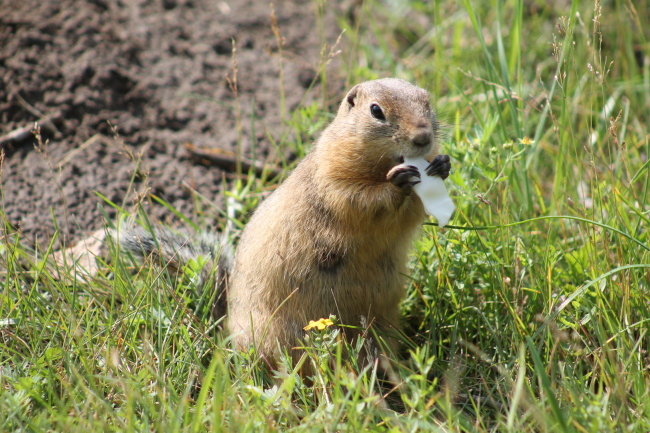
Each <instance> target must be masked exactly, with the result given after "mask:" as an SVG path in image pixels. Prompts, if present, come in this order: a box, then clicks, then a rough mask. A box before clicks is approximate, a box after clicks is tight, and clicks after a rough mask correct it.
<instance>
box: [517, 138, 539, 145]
mask: <svg viewBox="0 0 650 433" xmlns="http://www.w3.org/2000/svg"><path fill="white" fill-rule="evenodd" d="M519 142H520V143H521V144H523V145H524V146H530V145H531V144H533V143H535V142H534V141H533V140H531V139H530V138H528V137H524V138H520V139H519Z"/></svg>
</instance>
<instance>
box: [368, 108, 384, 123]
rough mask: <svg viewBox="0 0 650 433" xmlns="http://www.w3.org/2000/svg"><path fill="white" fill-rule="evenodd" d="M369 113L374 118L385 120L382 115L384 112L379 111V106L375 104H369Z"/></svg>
mask: <svg viewBox="0 0 650 433" xmlns="http://www.w3.org/2000/svg"><path fill="white" fill-rule="evenodd" d="M370 114H372V117H374V118H375V119H379V120H386V116H384V112H383V111H381V107H380V106H379V105H377V104H372V105H371V106H370Z"/></svg>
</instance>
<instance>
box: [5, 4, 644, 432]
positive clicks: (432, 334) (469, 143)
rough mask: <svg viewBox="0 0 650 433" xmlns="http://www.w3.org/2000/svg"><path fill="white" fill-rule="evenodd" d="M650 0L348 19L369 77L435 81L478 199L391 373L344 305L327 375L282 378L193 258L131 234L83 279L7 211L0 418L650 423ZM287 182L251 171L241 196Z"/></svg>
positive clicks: (442, 260)
mask: <svg viewBox="0 0 650 433" xmlns="http://www.w3.org/2000/svg"><path fill="white" fill-rule="evenodd" d="M479 3H480V5H479ZM326 7H327V6H326ZM600 8H602V9H600ZM649 8H650V3H649V2H647V1H645V0H644V1H638V2H629V1H623V0H614V1H611V2H607V3H605V2H603V5H602V6H600V7H599V6H598V5H594V4H593V3H589V2H577V1H574V2H573V4H566V5H565V2H562V1H538V0H532V1H526V2H522V1H516V0H510V1H499V0H495V1H491V2H489V3H487V2H476V1H469V0H466V1H464V2H449V1H446V2H428V1H422V2H418V1H414V2H409V3H408V4H406V2H404V3H400V2H386V3H381V2H378V1H373V0H368V1H366V2H365V3H363V5H362V6H360V9H359V10H358V11H357V14H356V16H357V19H358V22H356V23H350V22H347V21H345V19H344V18H341V20H340V24H341V26H342V27H345V28H346V33H345V35H344V38H345V41H346V47H347V48H346V49H345V50H344V51H343V53H342V54H341V56H342V58H343V60H344V61H343V62H342V63H343V64H344V65H345V67H344V68H345V69H344V70H343V71H342V72H343V74H344V76H346V77H347V79H348V81H349V84H353V83H356V82H358V81H361V80H364V79H370V78H376V77H380V76H400V77H402V78H406V79H409V80H412V81H416V82H418V83H419V84H420V85H421V86H424V87H426V88H428V89H429V90H431V91H432V93H433V94H434V95H435V105H436V107H437V109H438V111H439V113H440V118H441V120H442V121H443V122H444V123H445V124H446V128H445V134H444V135H445V137H444V149H445V152H446V153H449V154H450V155H451V156H452V161H453V169H452V170H453V173H452V175H451V177H450V181H451V183H452V186H451V194H452V196H453V198H454V200H455V203H456V205H457V211H456V214H455V216H454V218H453V219H452V221H451V223H450V224H451V227H448V228H445V229H439V228H436V227H434V226H427V227H425V230H424V234H423V236H422V238H421V239H420V240H419V241H418V242H417V244H416V246H415V248H414V250H413V258H412V268H411V269H412V273H411V275H410V283H409V286H408V296H407V297H406V299H405V300H404V303H403V311H404V322H405V332H406V335H407V337H408V339H407V338H405V340H408V341H405V353H404V356H402V357H401V358H402V359H400V360H399V362H398V363H396V364H395V366H394V368H393V370H392V372H391V374H390V375H389V377H388V385H386V382H384V383H383V385H378V382H379V380H378V374H379V373H378V372H377V371H376V370H375V369H373V368H372V367H364V366H363V365H356V364H355V363H354V359H352V361H346V360H345V359H342V358H341V357H340V352H341V350H340V349H341V345H342V344H343V343H341V342H340V341H339V340H338V339H337V335H336V331H333V330H331V328H330V330H328V331H325V332H323V333H314V334H312V340H311V341H310V342H309V347H310V349H309V350H308V353H309V356H308V357H307V359H306V360H305V362H312V363H315V364H316V365H318V366H320V369H318V375H317V377H316V378H315V380H314V384H313V385H306V384H304V383H303V382H302V380H301V379H300V378H299V377H298V376H297V375H296V374H295V372H294V371H293V370H291V367H287V370H286V371H285V372H284V373H275V374H273V375H274V376H275V378H272V377H269V375H270V373H268V372H265V371H264V370H263V369H262V368H261V366H262V362H261V361H260V359H259V358H258V357H256V356H255V354H247V353H239V352H235V351H232V350H231V349H230V346H229V343H228V338H227V336H225V335H223V334H220V333H218V332H215V331H214V325H215V324H213V323H211V322H210V320H209V319H208V318H207V317H208V309H207V308H206V307H205V303H202V302H200V301H199V297H198V296H197V295H196V291H195V288H194V287H192V284H191V278H187V279H186V280H184V281H182V282H180V283H179V284H177V285H173V284H172V281H171V278H170V276H169V275H167V274H166V273H165V272H164V271H163V272H161V271H160V270H156V269H152V268H144V269H142V270H141V271H140V272H138V273H137V275H133V273H132V272H131V271H130V269H128V265H129V263H128V261H126V260H117V258H116V257H113V260H112V261H111V262H110V263H101V265H102V266H101V272H100V275H99V276H98V277H97V278H96V279H95V281H93V282H92V283H91V284H85V283H83V282H80V281H78V280H75V279H74V278H67V277H66V276H65V275H66V273H67V274H68V275H69V273H70V272H71V271H70V269H73V268H72V267H71V266H69V264H68V265H66V266H62V267H58V268H57V266H54V265H52V264H51V260H50V261H48V260H46V259H47V258H48V255H51V253H52V251H51V250H47V251H44V252H39V253H38V254H35V253H34V252H32V251H30V250H28V249H27V248H26V247H24V246H22V245H21V243H20V241H21V240H20V235H19V233H16V231H15V229H14V228H12V227H10V226H5V228H4V230H5V238H4V241H3V243H2V244H1V245H0V256H1V259H0V266H2V268H4V269H5V271H4V273H3V276H2V279H1V281H2V291H1V294H0V430H2V431H40V430H55V431H80V430H85V431H103V430H105V431H118V430H119V431H161V432H168V431H238V432H240V431H241V432H243V431H256V432H257V431H278V430H280V431H285V430H292V431H352V432H356V431H366V430H367V431H375V430H377V431H379V430H381V431H438V430H439V431H451V432H546V431H552V432H608V431H612V432H613V431H629V432H647V431H650V354H649V353H648V350H650V335H648V330H649V329H650V287H649V286H650V239H649V236H648V227H647V226H648V223H650V219H649V214H648V212H649V211H650V203H649V199H648V189H649V186H650V173H649V172H648V163H647V162H646V161H647V159H648V155H649V153H650V152H649V151H650V144H649V143H648V130H647V127H646V124H645V123H646V119H649V118H650V105H649V103H648V101H650V44H649V43H648V42H647V40H646V38H648V36H649V35H648V31H649V30H648V28H650V27H649V25H650V23H649V22H648V16H647V13H648V10H650V9H649ZM566 17H572V19H571V20H569V19H568V18H566ZM330 75H331V71H330ZM330 108H331V107H330ZM323 119H327V114H326V113H325V112H323V111H318V110H317V109H316V106H313V107H311V106H310V107H304V108H302V109H299V110H298V111H296V112H295V113H292V114H290V115H289V116H287V122H288V126H290V127H293V128H294V129H295V134H293V135H294V136H296V137H298V138H297V142H290V143H285V142H282V139H281V138H279V137H278V138H277V139H278V142H277V143H276V144H277V145H278V146H289V147H293V148H294V150H295V151H296V152H297V153H298V154H303V153H304V152H305V151H306V149H307V148H308V146H309V142H310V140H312V139H314V138H315V136H316V135H317V130H315V129H314V128H313V125H314V124H317V125H320V126H319V127H322V124H323ZM244 127H246V126H245V125H244ZM290 168H291V167H288V169H290ZM272 187H273V183H272V182H270V181H262V180H260V179H256V178H252V177H251V178H250V179H249V181H248V182H239V183H237V184H235V185H234V186H233V187H232V191H231V193H229V196H230V197H229V203H231V204H233V203H234V204H238V205H240V206H242V209H251V208H252V207H254V206H255V205H256V203H257V202H258V200H259V198H260V197H261V195H262V193H264V192H265V191H268V190H269V189H270V188H272ZM99 192H100V193H101V191H99ZM235 215H236V216H237V218H239V219H238V221H237V224H234V227H235V228H239V227H241V226H242V223H245V221H244V219H243V216H242V215H243V213H235ZM188 217H189V216H188ZM190 219H191V218H190ZM48 263H49V264H48ZM58 275H63V277H59V278H57V276H58ZM314 319H317V318H314ZM325 348H329V349H330V350H324V349H325ZM353 349H354V348H353ZM330 364H332V365H334V367H333V368H330V367H329V365H330ZM391 384H392V385H395V389H391V386H392V385H391ZM382 393H383V394H389V395H388V397H386V399H383V398H382Z"/></svg>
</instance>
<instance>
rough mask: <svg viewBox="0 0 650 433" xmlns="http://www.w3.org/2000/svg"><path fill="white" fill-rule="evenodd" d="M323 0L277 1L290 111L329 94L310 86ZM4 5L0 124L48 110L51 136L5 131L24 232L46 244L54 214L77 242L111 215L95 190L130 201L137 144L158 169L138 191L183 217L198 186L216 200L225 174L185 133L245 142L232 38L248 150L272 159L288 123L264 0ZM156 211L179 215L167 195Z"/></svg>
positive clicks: (44, 129)
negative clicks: (196, 156)
mask: <svg viewBox="0 0 650 433" xmlns="http://www.w3.org/2000/svg"><path fill="white" fill-rule="evenodd" d="M314 3H315V2H313V1H312V0H297V1H279V2H276V5H275V14H276V16H277V23H278V26H279V29H280V32H281V34H282V36H283V37H284V46H283V56H282V61H283V64H284V67H283V70H284V87H285V94H286V107H287V110H292V109H293V108H295V107H297V106H298V104H299V103H300V102H301V100H303V98H306V101H310V100H316V99H318V98H319V95H320V93H321V91H322V90H321V89H320V88H319V85H318V83H317V84H316V85H315V86H314V87H313V88H311V90H308V88H309V87H310V84H311V82H312V80H314V79H315V78H316V77H317V73H316V71H317V69H318V67H319V64H320V61H321V60H320V58H321V49H322V41H321V37H320V35H319V31H318V30H317V29H318V25H317V22H316V16H317V14H316V12H315V9H314V8H315V5H314ZM333 3H335V2H333V1H331V0H330V1H329V2H328V3H326V8H327V9H330V10H328V11H326V13H325V15H324V22H325V27H324V28H325V29H326V30H325V41H326V43H327V44H328V45H329V46H331V45H333V44H334V43H335V42H336V40H337V37H338V35H339V32H340V30H339V27H338V26H337V25H336V20H335V18H334V14H333V13H332V12H331V8H332V7H333ZM335 6H336V7H340V6H338V5H335ZM0 10H2V14H0V77H1V78H0V135H2V136H5V134H7V133H10V132H12V131H15V130H17V129H18V128H21V127H29V125H32V124H33V122H35V121H37V120H39V119H40V118H42V117H47V116H49V117H48V118H49V119H51V121H50V122H47V121H46V122H40V123H41V133H42V137H43V140H44V141H45V140H47V141H48V144H47V145H46V146H43V147H41V148H40V149H39V148H38V147H37V146H35V143H36V139H35V137H34V135H33V134H27V135H25V136H23V137H22V138H19V139H18V140H12V141H4V140H0V141H4V142H2V143H0V145H1V146H2V148H3V151H4V154H5V156H4V158H5V159H4V163H3V166H2V173H1V181H2V191H3V197H2V200H3V204H2V207H3V209H4V211H5V215H6V218H7V220H8V222H9V223H10V224H11V225H12V226H14V227H19V228H20V230H21V231H22V233H23V239H25V240H26V241H27V242H34V243H35V244H37V245H39V244H40V245H41V246H42V245H43V244H46V243H47V242H49V240H50V239H51V238H52V236H53V233H54V230H55V222H54V221H55V220H56V223H57V224H58V228H59V231H60V234H61V236H62V239H64V240H67V241H71V240H72V241H73V240H76V239H80V238H82V237H84V236H85V235H86V234H88V233H90V232H92V231H93V230H96V229H97V228H99V227H101V226H102V224H103V221H104V218H103V212H106V215H107V216H108V217H109V218H114V216H115V212H114V211H113V210H112V208H111V207H110V206H108V205H106V204H105V203H104V202H103V200H101V199H100V198H99V197H98V195H97V194H95V192H98V193H100V194H102V195H104V196H106V197H107V198H108V199H109V200H111V201H113V202H115V203H118V204H122V203H125V204H126V205H127V206H130V205H131V202H132V200H133V199H134V198H135V196H136V194H135V193H129V192H128V188H129V184H130V182H131V178H132V174H133V172H134V168H135V166H136V164H135V162H134V161H133V160H132V159H131V157H130V156H129V151H131V152H133V154H134V155H138V154H140V153H141V154H142V156H143V166H144V168H143V169H142V170H141V172H148V181H147V183H146V185H145V183H144V182H143V180H142V179H143V177H144V176H136V177H135V179H134V182H135V184H134V187H133V188H132V190H134V191H136V192H137V191H143V190H144V189H145V188H146V187H149V188H151V191H152V192H153V193H154V194H156V195H158V196H161V197H162V198H163V199H164V200H166V201H167V202H169V203H170V204H171V205H173V206H174V207H176V209H178V210H179V211H180V212H182V213H184V214H188V213H189V214H191V213H192V212H193V211H194V210H195V209H194V208H193V200H192V189H195V190H196V191H198V192H199V193H200V194H202V195H203V196H205V197H208V198H210V199H212V200H214V201H215V202H216V203H217V204H218V203H219V200H220V198H219V197H220V195H221V194H220V192H221V191H223V189H224V185H223V178H224V172H223V171H221V170H220V169H218V168H216V167H206V166H203V165H200V164H198V163H196V161H194V160H193V159H192V158H190V155H189V154H188V151H187V150H186V148H185V143H186V142H190V143H193V144H195V145H198V146H204V147H217V148H221V149H228V150H234V149H235V147H236V143H237V116H236V109H235V106H236V104H235V96H234V93H233V91H232V89H231V86H230V85H229V83H228V77H230V78H231V79H232V77H233V63H232V44H231V40H233V39H234V40H235V41H236V47H237V51H236V59H237V63H238V66H239V67H238V74H237V84H238V86H237V87H238V94H239V103H240V107H241V112H242V120H241V125H242V139H241V143H242V146H243V150H244V152H245V154H248V156H249V157H250V156H251V155H250V151H251V144H252V143H253V142H255V143H256V146H257V149H258V150H257V158H258V159H264V158H268V157H269V156H273V153H274V150H273V146H272V145H271V144H270V143H269V140H268V138H267V133H270V134H271V136H273V137H279V136H280V135H281V134H282V133H283V131H281V130H280V129H281V123H282V122H281V121H280V118H281V115H280V94H281V92H280V79H279V64H280V62H279V59H280V56H279V55H278V49H277V42H276V38H275V36H274V34H273V31H272V27H271V18H270V16H271V9H270V6H269V3H268V2H260V1H254V0H58V1H43V0H4V1H3V0H0ZM337 69H338V66H336V62H334V63H332V64H330V66H329V67H328V83H329V86H330V88H331V89H332V91H333V92H334V93H339V92H340V91H341V90H342V80H341V79H340V78H337V77H336V72H337ZM332 72H333V73H334V79H332ZM253 112H254V116H255V121H254V122H253V121H252V117H253ZM253 124H255V134H254V135H255V136H254V137H253V132H252V131H253ZM111 125H112V126H111ZM115 132H117V133H118V134H119V137H120V139H116V134H115ZM285 132H286V131H285ZM285 156H286V155H285ZM148 212H150V213H151V214H152V215H151V216H155V217H156V218H160V219H163V220H164V219H165V218H166V217H168V215H169V214H170V212H169V211H168V210H166V209H165V208H164V207H162V206H155V207H153V208H151V209H149V210H148Z"/></svg>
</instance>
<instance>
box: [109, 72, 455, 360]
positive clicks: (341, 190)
mask: <svg viewBox="0 0 650 433" xmlns="http://www.w3.org/2000/svg"><path fill="white" fill-rule="evenodd" d="M429 98H430V95H429V93H428V92H427V91H425V90H423V89H421V88H419V87H416V86H414V85H412V84H410V83H408V82H407V81H404V80H400V79H394V78H390V79H381V80H375V81H368V82H365V83H361V84H359V85H357V86H355V87H353V88H352V89H351V90H350V92H349V93H348V94H347V95H346V96H345V98H344V99H343V101H342V102H341V105H340V107H339V110H338V114H337V116H336V118H335V119H334V121H333V122H332V123H331V124H330V125H329V126H328V127H327V128H326V129H325V130H324V131H323V133H322V134H321V136H320V138H319V139H318V140H317V141H316V143H315V145H314V147H313V149H312V150H311V152H310V153H309V154H308V155H307V156H306V157H305V158H304V160H303V161H302V162H300V164H299V165H298V166H297V167H296V169H295V170H294V171H293V173H292V174H291V175H290V176H289V177H288V178H287V179H286V181H284V183H282V185H281V186H280V187H279V188H278V189H277V190H276V191H275V192H274V193H273V194H271V195H270V196H269V198H268V199H267V200H266V201H264V202H263V203H262V204H261V205H260V206H259V208H258V209H257V210H256V211H255V213H254V214H253V216H252V218H251V220H250V222H249V223H248V224H247V225H246V227H245V229H244V232H243V234H242V236H241V240H240V241H239V244H238V246H237V249H236V253H235V260H234V265H233V266H232V269H230V264H229V261H228V259H227V258H223V257H224V254H221V257H222V258H221V259H220V260H219V264H218V265H219V266H218V267H219V268H220V269H221V270H220V273H219V274H218V277H219V278H218V281H222V282H225V281H228V284H227V286H228V287H227V292H228V317H227V329H228V331H229V332H230V334H231V337H232V339H233V341H234V343H235V346H236V347H237V348H238V349H248V348H249V347H250V345H252V344H254V345H255V347H256V348H257V349H258V351H260V352H261V353H262V354H263V355H264V356H265V358H266V359H267V360H269V361H270V363H271V365H272V366H274V364H275V361H276V360H277V359H278V356H279V350H287V351H288V352H289V353H291V354H292V356H293V357H294V360H295V359H297V357H299V356H300V353H298V352H299V351H296V350H292V348H294V347H296V346H299V345H300V344H301V341H302V340H303V338H304V335H305V331H304V330H303V327H304V326H305V325H306V324H307V323H309V321H310V320H317V319H319V318H322V317H325V318H327V317H328V316H329V315H330V314H334V315H336V316H337V317H338V319H339V321H340V322H341V323H343V324H347V325H356V326H361V324H362V322H363V318H365V320H366V323H373V326H376V327H377V328H379V329H381V330H385V329H389V328H393V327H396V326H397V325H398V319H399V303H400V300H401V299H402V297H403V294H404V284H405V281H404V280H405V277H404V275H405V274H406V264H407V257H408V251H409V248H410V246H411V244H412V242H413V238H414V236H415V234H416V233H417V231H418V229H419V227H420V226H421V223H422V222H423V220H424V219H425V212H424V208H423V205H422V202H421V200H420V199H419V198H418V196H417V195H416V194H415V193H414V192H413V185H415V184H416V183H418V182H419V179H420V176H422V175H425V174H424V173H419V171H418V169H417V168H415V167H413V166H409V165H405V164H404V163H403V158H404V157H424V158H426V159H427V160H428V161H432V162H431V164H430V165H429V167H428V168H427V170H426V171H427V173H426V174H428V175H438V176H441V177H442V178H443V179H444V178H446V177H447V176H448V174H449V170H450V167H451V166H450V162H449V156H448V155H439V144H438V141H437V133H438V122H437V120H436V116H435V114H434V112H433V110H432V109H431V106H430V103H429ZM156 236H157V237H158V238H159V241H160V240H161V239H162V243H164V244H173V245H174V247H172V249H181V248H182V244H183V242H182V241H181V240H174V239H173V238H171V237H170V236H169V235H167V234H165V233H162V232H156ZM145 237H147V234H146V232H144V231H143V230H139V231H136V232H131V233H127V234H126V235H125V236H123V237H122V240H121V242H120V243H121V245H122V247H123V248H125V249H127V250H129V251H131V252H133V253H136V254H138V253H139V254H151V253H157V254H160V255H161V256H169V257H170V258H171V257H174V256H170V255H169V254H166V252H165V251H162V252H160V251H158V252H156V246H155V244H154V243H152V242H151V241H144V242H143V240H142V239H143V238H145ZM212 242H214V243H215V244H217V245H221V243H220V242H219V241H218V240H216V239H214V240H213V241H212ZM199 243H200V242H199ZM192 245H193V248H194V249H195V250H196V249H199V250H200V249H201V248H202V247H201V246H197V245H198V244H197V243H196V242H195V243H193V244H192ZM203 247H206V245H204V246H203ZM214 249H215V248H214V247H213V248H212V249H208V251H213V250H214ZM192 253H195V251H186V252H184V253H179V255H178V256H176V258H173V260H171V261H172V262H177V261H178V259H179V258H180V259H184V257H188V256H191V255H192ZM168 261H169V259H167V260H165V262H168ZM228 272H229V276H228ZM222 285H225V284H222ZM218 290H223V289H218ZM224 308H225V306H223V305H221V306H219V308H217V309H216V310H215V314H217V315H221V314H225V310H224ZM346 333H348V334H350V335H349V336H351V337H352V336H354V335H355V334H354V333H353V332H351V331H349V330H346Z"/></svg>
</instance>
